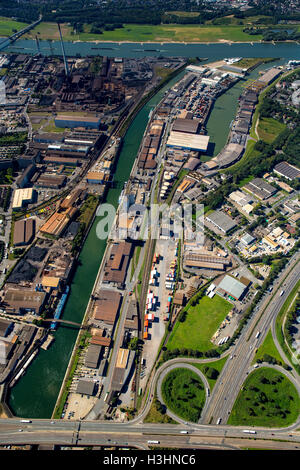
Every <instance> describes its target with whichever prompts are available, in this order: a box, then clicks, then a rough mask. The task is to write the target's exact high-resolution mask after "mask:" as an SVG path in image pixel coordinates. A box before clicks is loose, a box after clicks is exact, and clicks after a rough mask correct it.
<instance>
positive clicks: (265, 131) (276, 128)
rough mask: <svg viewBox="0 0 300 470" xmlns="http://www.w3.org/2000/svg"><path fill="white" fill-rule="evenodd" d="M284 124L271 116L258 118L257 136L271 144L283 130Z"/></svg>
mask: <svg viewBox="0 0 300 470" xmlns="http://www.w3.org/2000/svg"><path fill="white" fill-rule="evenodd" d="M285 128H286V125H285V124H283V123H282V122H279V121H277V120H276V119H273V118H265V117H263V118H259V123H258V126H257V132H258V137H259V138H260V139H261V140H264V141H265V142H267V143H268V144H271V143H272V142H273V141H274V140H275V139H276V137H277V136H278V135H279V134H280V133H281V132H282V131H284V129H285Z"/></svg>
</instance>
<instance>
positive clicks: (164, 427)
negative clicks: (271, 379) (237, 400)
mask: <svg viewBox="0 0 300 470" xmlns="http://www.w3.org/2000/svg"><path fill="white" fill-rule="evenodd" d="M51 423H53V424H51ZM19 429H23V431H22V432H20V431H19ZM244 429H245V428H242V427H229V426H215V425H199V424H193V425H186V426H184V425H176V424H132V423H131V422H128V423H113V422H110V421H80V422H78V421H75V422H74V421H65V420H58V421H50V420H33V421H32V422H31V423H21V422H20V420H19V419H17V418H13V419H6V420H0V444H2V445H7V444H58V445H69V446H72V445H79V446H80V445H104V446H111V445H116V446H121V447H122V446H127V445H128V446H136V447H139V448H147V444H148V440H158V441H159V443H160V444H161V445H165V446H168V447H174V448H189V447H190V448H212V447H213V448H239V447H241V446H242V447H248V446H249V447H251V446H252V447H260V446H263V448H274V449H279V448H280V449H298V448H300V433H299V432H293V431H290V430H285V429H265V428H260V429H259V428H258V429H257V433H256V434H255V436H254V437H255V441H253V439H251V438H249V435H246V434H245V433H244V432H243V431H244ZM182 430H187V431H188V434H181V431H182ZM275 435H276V439H277V440H276V441H274V439H275V437H274V436H275ZM278 439H280V440H281V441H282V442H279V441H278ZM260 440H261V442H259V441H260Z"/></svg>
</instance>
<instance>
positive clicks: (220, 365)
mask: <svg viewBox="0 0 300 470" xmlns="http://www.w3.org/2000/svg"><path fill="white" fill-rule="evenodd" d="M227 359H228V356H226V357H223V358H222V359H219V360H218V361H212V362H206V363H203V364H195V363H191V364H192V365H193V366H194V367H197V369H199V370H201V372H203V374H204V375H205V376H206V379H207V382H208V383H209V386H210V390H212V389H213V388H214V386H215V384H216V382H217V380H218V377H217V378H216V379H210V378H209V377H207V374H206V372H204V369H205V367H207V366H208V367H212V368H214V369H216V370H217V371H218V372H219V373H220V372H221V370H222V369H223V367H224V365H225V362H226V361H227Z"/></svg>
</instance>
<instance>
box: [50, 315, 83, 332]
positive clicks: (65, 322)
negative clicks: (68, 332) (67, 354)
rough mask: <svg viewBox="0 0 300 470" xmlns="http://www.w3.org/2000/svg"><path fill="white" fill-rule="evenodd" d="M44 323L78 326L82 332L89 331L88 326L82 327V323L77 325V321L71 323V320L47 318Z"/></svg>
mask: <svg viewBox="0 0 300 470" xmlns="http://www.w3.org/2000/svg"><path fill="white" fill-rule="evenodd" d="M43 322H47V323H49V322H50V323H53V322H55V323H64V324H65V325H72V326H77V327H79V328H80V329H81V330H87V328H88V326H87V325H82V324H81V323H77V322H75V321H70V320H64V319H61V318H46V319H43Z"/></svg>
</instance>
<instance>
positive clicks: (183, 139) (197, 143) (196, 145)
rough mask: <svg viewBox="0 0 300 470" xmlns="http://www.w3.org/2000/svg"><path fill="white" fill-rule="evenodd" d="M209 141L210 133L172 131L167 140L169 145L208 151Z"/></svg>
mask: <svg viewBox="0 0 300 470" xmlns="http://www.w3.org/2000/svg"><path fill="white" fill-rule="evenodd" d="M208 142H209V136H208V135H198V134H191V133H188V132H174V131H171V132H170V136H169V138H168V141H167V147H172V148H173V147H174V148H180V149H187V150H196V151H198V152H206V151H207V148H208Z"/></svg>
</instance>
